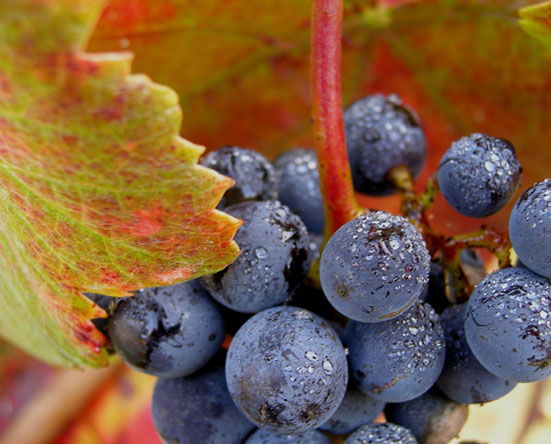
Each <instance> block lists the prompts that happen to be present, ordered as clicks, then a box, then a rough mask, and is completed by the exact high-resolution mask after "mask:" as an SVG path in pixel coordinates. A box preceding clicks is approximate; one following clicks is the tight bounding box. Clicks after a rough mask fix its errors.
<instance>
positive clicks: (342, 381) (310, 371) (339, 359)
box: [226, 307, 348, 434]
mask: <svg viewBox="0 0 551 444" xmlns="http://www.w3.org/2000/svg"><path fill="white" fill-rule="evenodd" d="M226 378H227V380H228V388H229V391H230V393H231V395H232V398H233V399H234V401H235V402H236V404H237V405H238V406H239V408H241V410H242V411H243V412H244V413H245V414H246V415H247V417H248V418H249V419H250V420H251V421H253V422H254V423H255V424H257V425H258V426H259V427H261V428H263V429H266V430H268V431H270V432H274V433H281V434H285V433H288V434H296V433H303V432H305V431H308V430H311V429H313V428H315V427H317V426H319V425H320V424H323V423H324V422H325V421H327V420H328V419H329V418H330V417H331V415H332V414H333V413H334V412H335V410H336V409H337V407H338V406H339V404H340V403H341V401H342V399H343V397H344V393H345V391H346V384H347V380H348V368H347V364H346V356H345V352H344V349H343V347H342V344H341V342H340V340H339V338H338V337H337V334H336V333H335V332H334V331H333V329H332V328H331V327H330V326H329V324H327V322H325V321H324V320H323V319H321V318H320V317H318V316H316V315H314V314H313V313H310V312H309V311H307V310H304V309H301V308H297V307H275V308H270V309H268V310H265V311H262V312H260V313H257V314H256V315H254V316H253V317H252V318H251V319H249V320H248V321H247V322H246V323H245V324H244V325H243V327H241V329H240V330H239V331H238V332H237V334H236V335H235V337H234V338H233V341H232V343H231V345H230V348H229V350H228V357H227V360H226Z"/></svg>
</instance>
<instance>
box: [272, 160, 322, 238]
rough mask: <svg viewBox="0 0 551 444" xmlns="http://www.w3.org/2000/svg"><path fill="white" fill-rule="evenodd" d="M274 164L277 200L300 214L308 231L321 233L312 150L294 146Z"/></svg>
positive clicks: (318, 186) (316, 166)
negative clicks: (294, 147)
mask: <svg viewBox="0 0 551 444" xmlns="http://www.w3.org/2000/svg"><path fill="white" fill-rule="evenodd" d="M274 165H275V168H276V175H277V178H278V179H277V196H278V200H279V201H280V202H281V203H282V204H283V205H287V206H288V207H289V208H290V209H291V211H293V212H294V213H295V214H297V215H298V216H300V218H301V219H302V221H303V222H304V224H305V225H306V227H307V228H308V231H309V232H311V233H318V234H319V233H323V225H324V217H323V197H322V195H321V190H320V176H319V172H318V160H317V158H316V153H315V152H314V151H312V150H307V149H294V150H292V151H287V152H285V154H284V155H283V156H282V157H281V158H278V159H276V161H275V163H274Z"/></svg>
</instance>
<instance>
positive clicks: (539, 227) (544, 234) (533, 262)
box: [509, 179, 551, 278]
mask: <svg viewBox="0 0 551 444" xmlns="http://www.w3.org/2000/svg"><path fill="white" fill-rule="evenodd" d="M550 227H551V180H550V179H545V180H544V181H542V182H539V183H536V184H535V185H534V186H532V187H531V188H529V189H528V190H526V191H525V192H524V193H523V194H522V196H521V198H520V199H519V200H518V201H517V203H516V204H515V206H514V207H513V210H512V211H511V216H510V218H509V237H510V239H511V243H512V244H513V248H514V249H515V252H516V253H517V255H518V257H519V260H521V261H522V262H523V264H524V265H525V266H526V267H527V268H530V269H531V270H532V271H534V272H536V273H537V274H540V275H542V276H545V277H547V278H551V266H550V265H549V264H551V228H550Z"/></svg>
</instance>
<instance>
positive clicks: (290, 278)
mask: <svg viewBox="0 0 551 444" xmlns="http://www.w3.org/2000/svg"><path fill="white" fill-rule="evenodd" d="M225 211H226V212H228V213H229V214H231V215H232V216H235V217H238V218H241V219H243V226H242V227H241V228H239V230H238V231H237V233H236V235H235V241H236V242H237V244H238V245H239V247H240V248H241V254H240V255H239V257H238V258H237V259H236V260H235V261H234V262H233V263H232V264H230V265H228V266H227V267H226V268H225V269H224V270H222V271H219V272H218V273H215V274H211V275H206V276H203V277H201V278H200V282H201V285H203V287H204V288H205V289H206V290H207V291H208V292H209V293H210V294H211V296H212V297H213V298H214V299H216V300H217V301H218V302H219V303H221V304H222V305H225V306H226V307H228V308H231V309H232V310H235V311H239V312H242V313H256V312H258V311H260V310H263V309H265V308H268V307H272V306H274V305H278V304H281V303H282V302H284V301H285V300H286V299H289V298H290V297H291V296H292V294H293V293H294V291H295V290H296V289H297V288H298V286H299V285H300V284H301V283H302V281H303V280H304V278H305V277H306V273H307V272H308V267H309V265H310V262H309V242H308V232H307V230H306V227H305V226H304V224H303V223H302V221H301V220H300V218H299V217H298V216H296V215H294V214H293V213H291V212H290V210H289V209H288V208H287V207H286V206H284V205H281V203H280V202H278V201H267V202H243V203H241V204H237V205H233V206H231V207H228V208H227V209H226V210H225Z"/></svg>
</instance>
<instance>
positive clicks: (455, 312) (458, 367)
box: [437, 304, 516, 404]
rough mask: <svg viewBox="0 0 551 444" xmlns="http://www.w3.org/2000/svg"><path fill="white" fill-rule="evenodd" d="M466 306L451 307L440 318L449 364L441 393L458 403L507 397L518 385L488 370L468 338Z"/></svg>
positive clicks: (441, 384)
mask: <svg viewBox="0 0 551 444" xmlns="http://www.w3.org/2000/svg"><path fill="white" fill-rule="evenodd" d="M466 310H467V304H461V305H455V306H452V307H448V308H446V309H445V310H444V312H443V313H442V314H441V315H440V321H441V323H442V328H443V329H444V335H445V339H446V362H445V363H444V369H443V370H442V373H441V374H440V377H439V378H438V381H437V384H438V387H439V388H440V390H442V392H443V393H444V394H445V395H446V396H447V397H448V398H450V399H452V400H453V401H455V402H459V403H465V404H474V403H483V402H490V401H494V400H496V399H499V398H501V397H502V396H505V395H506V394H507V393H509V392H510V391H511V390H513V389H514V388H515V386H516V383H515V382H511V381H506V380H505V379H502V378H499V377H498V376H496V375H494V374H493V373H490V372H489V371H488V370H486V369H485V368H484V367H483V366H482V365H481V364H480V363H479V362H478V360H477V359H476V358H475V356H474V355H473V353H472V351H471V349H470V348H469V345H468V344H467V339H466V337H465V314H466Z"/></svg>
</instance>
